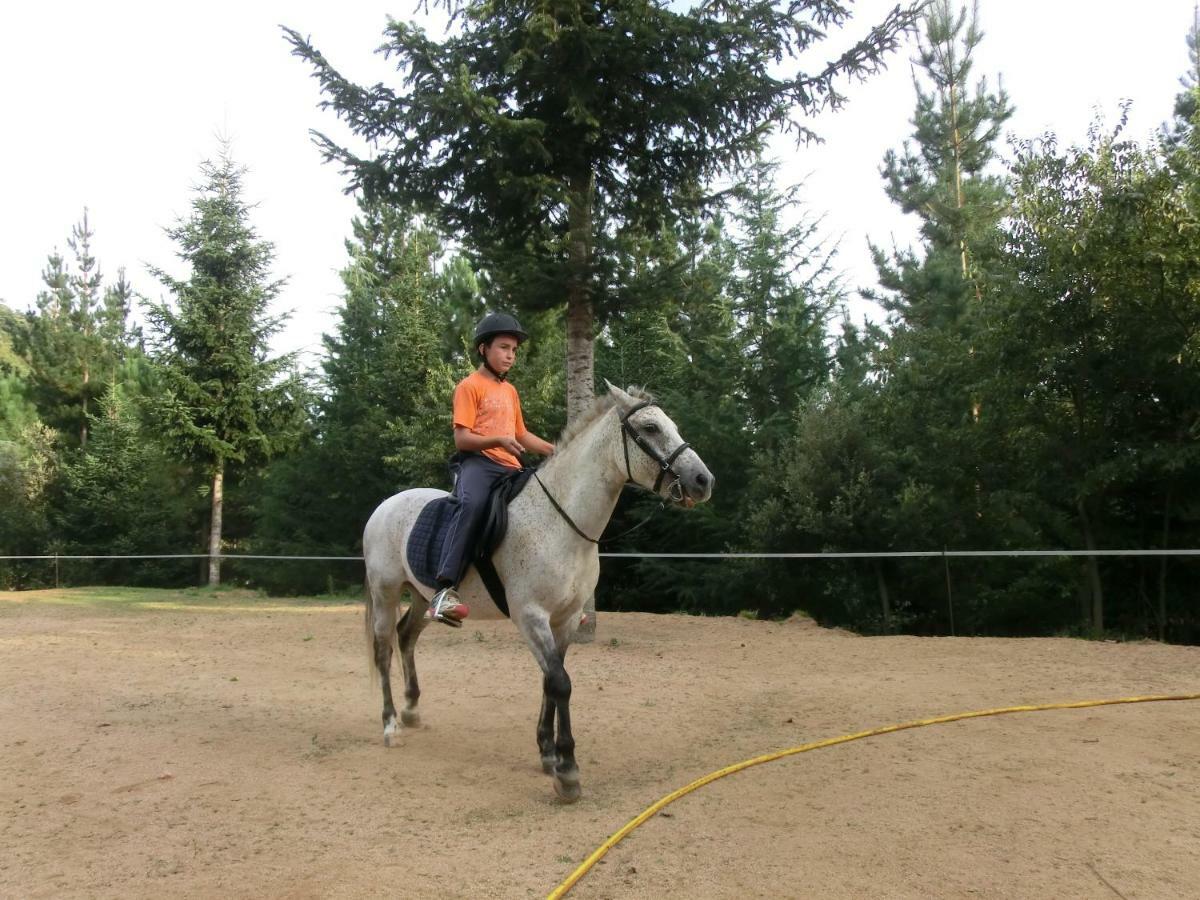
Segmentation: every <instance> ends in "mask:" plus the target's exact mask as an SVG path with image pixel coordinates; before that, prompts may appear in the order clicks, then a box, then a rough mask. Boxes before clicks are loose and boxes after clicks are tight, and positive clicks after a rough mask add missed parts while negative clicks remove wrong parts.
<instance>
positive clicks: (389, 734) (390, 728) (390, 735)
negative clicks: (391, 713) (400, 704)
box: [383, 719, 400, 747]
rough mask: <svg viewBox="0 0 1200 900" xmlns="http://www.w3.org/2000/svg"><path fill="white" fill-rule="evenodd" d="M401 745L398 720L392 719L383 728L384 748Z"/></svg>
mask: <svg viewBox="0 0 1200 900" xmlns="http://www.w3.org/2000/svg"><path fill="white" fill-rule="evenodd" d="M399 743H400V729H399V728H397V727H396V720H395V719H392V720H391V721H390V722H388V723H387V724H386V725H384V726H383V746H385V747H395V746H397V745H399Z"/></svg>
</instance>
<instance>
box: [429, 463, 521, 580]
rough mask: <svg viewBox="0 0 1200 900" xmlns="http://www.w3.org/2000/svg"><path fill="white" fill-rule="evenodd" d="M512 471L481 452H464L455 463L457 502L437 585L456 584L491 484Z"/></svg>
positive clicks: (477, 528) (480, 522) (481, 517)
mask: <svg viewBox="0 0 1200 900" xmlns="http://www.w3.org/2000/svg"><path fill="white" fill-rule="evenodd" d="M515 471H517V470H516V469H514V468H512V467H511V466H502V465H500V463H498V462H496V461H495V460H493V459H491V458H490V457H487V456H484V455H483V454H482V453H468V454H463V456H462V459H461V461H460V462H459V463H458V464H457V466H456V472H455V474H456V481H455V484H454V498H455V500H457V501H458V503H457V504H456V505H455V509H454V512H453V513H451V517H450V529H449V531H448V532H447V534H446V543H445V544H443V545H442V559H441V563H440V564H439V565H438V572H437V580H438V584H439V585H440V584H451V585H453V586H454V587H458V583H459V582H460V581H462V577H463V575H465V574H466V571H467V566H468V565H469V564H470V562H471V550H472V548H473V547H474V544H475V538H476V535H477V534H478V532H479V527H480V525H481V524H482V523H483V518H484V515H485V514H486V513H487V507H488V497H489V496H490V495H491V493H492V485H494V484H495V483H496V482H497V481H498V480H499V479H501V478H503V477H504V476H505V475H511V474H512V473H513V472H515Z"/></svg>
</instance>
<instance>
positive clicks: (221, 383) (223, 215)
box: [146, 144, 303, 585]
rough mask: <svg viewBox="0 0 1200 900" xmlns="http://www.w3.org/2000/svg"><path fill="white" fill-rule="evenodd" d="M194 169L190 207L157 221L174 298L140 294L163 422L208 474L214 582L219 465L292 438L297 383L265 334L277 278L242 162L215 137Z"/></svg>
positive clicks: (269, 330) (274, 322) (254, 457)
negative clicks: (178, 270)
mask: <svg viewBox="0 0 1200 900" xmlns="http://www.w3.org/2000/svg"><path fill="white" fill-rule="evenodd" d="M201 174H202V175H203V183H202V184H201V185H200V186H199V187H198V188H197V189H196V193H195V196H194V198H193V200H192V208H191V213H190V214H189V215H188V217H187V218H184V219H180V221H179V222H178V223H177V224H176V225H175V226H174V227H172V228H168V229H167V235H168V236H169V237H170V238H171V239H172V240H173V241H175V243H176V244H177V245H178V250H177V251H176V252H177V255H178V257H179V259H180V260H181V261H182V262H183V263H184V264H185V265H186V266H187V267H188V268H189V269H190V272H189V274H188V276H187V277H186V278H184V279H177V278H174V277H172V276H171V275H168V274H167V273H166V272H165V271H163V270H162V269H159V268H154V269H152V271H153V272H154V274H155V275H156V276H157V277H158V278H159V280H160V281H161V282H162V283H163V285H164V286H165V287H166V288H167V289H168V290H169V291H170V292H171V294H172V295H173V297H174V303H173V304H169V303H167V302H160V303H148V304H147V305H146V317H147V320H148V322H149V324H150V326H151V329H152V338H151V344H152V347H153V355H154V358H155V361H156V363H157V365H158V371H159V378H160V380H161V391H162V393H161V396H159V397H158V398H157V408H158V412H159V414H160V415H161V417H162V423H163V426H164V428H165V429H166V433H167V434H168V435H169V437H170V439H171V441H172V443H173V445H174V449H175V450H176V452H178V453H179V454H180V455H182V456H184V457H185V458H187V459H189V460H190V461H192V462H194V463H195V464H197V465H199V466H200V467H201V468H202V469H203V471H204V473H205V475H206V478H207V481H208V486H209V492H210V493H209V499H210V510H211V516H210V527H209V540H208V545H209V548H208V549H209V555H210V560H211V562H210V566H209V577H208V580H209V583H210V584H214V585H215V584H219V583H220V579H221V569H220V551H221V535H222V516H223V512H224V498H225V478H226V472H227V469H228V468H229V467H230V466H231V465H234V464H253V463H256V462H258V461H261V460H263V459H265V458H267V457H269V456H270V455H271V454H272V453H274V452H276V451H277V450H278V449H279V448H280V447H281V446H284V445H286V444H287V443H288V442H289V441H291V440H293V439H294V438H295V435H296V432H297V429H298V418H299V416H300V414H301V409H300V404H299V402H298V397H299V396H300V395H301V394H302V393H303V391H302V388H301V386H300V385H299V384H298V381H297V379H296V377H295V376H292V377H289V369H290V368H291V366H292V356H291V355H281V356H275V357H272V356H271V355H270V346H269V339H270V337H271V336H272V335H273V334H275V333H276V332H277V331H278V330H279V329H280V327H281V326H282V323H283V320H284V318H285V317H284V316H279V315H274V314H272V313H271V312H270V309H269V308H270V304H271V301H272V299H274V297H275V296H276V295H277V293H278V291H279V287H280V284H281V282H279V281H273V280H271V264H272V261H273V259H274V248H273V247H272V245H271V244H270V243H269V242H267V241H264V240H262V239H260V238H259V237H258V235H257V233H256V231H255V229H254V227H253V225H252V224H251V222H250V206H249V205H248V204H247V202H246V200H245V199H244V197H243V191H244V186H243V183H242V178H243V175H244V174H245V170H244V169H243V168H241V167H239V166H238V165H236V164H235V163H234V161H233V159H232V156H231V154H230V149H229V146H228V144H225V145H223V146H222V147H221V150H220V153H219V154H218V156H217V159H216V160H215V161H211V160H210V161H206V162H204V163H203V164H202V165H201Z"/></svg>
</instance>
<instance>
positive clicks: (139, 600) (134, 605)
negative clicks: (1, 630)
mask: <svg viewBox="0 0 1200 900" xmlns="http://www.w3.org/2000/svg"><path fill="white" fill-rule="evenodd" d="M357 599H358V598H350V597H336V596H335V597H329V596H324V597H268V596H266V594H264V593H262V592H261V591H255V590H250V589H248V588H243V587H236V586H224V585H222V586H220V587H215V588H212V587H192V588H137V587H110V586H102V587H75V588H52V589H47V590H41V591H0V604H2V603H13V604H25V603H48V604H53V605H56V606H73V607H79V608H92V609H103V610H105V611H109V612H116V611H120V610H128V611H136V610H160V609H179V610H184V609H192V610H230V609H244V610H258V611H263V612H267V611H271V612H274V611H287V610H296V611H302V610H306V609H309V610H311V609H320V608H330V609H334V608H342V607H345V606H346V605H347V604H348V603H351V602H357Z"/></svg>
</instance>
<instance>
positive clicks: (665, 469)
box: [533, 400, 691, 546]
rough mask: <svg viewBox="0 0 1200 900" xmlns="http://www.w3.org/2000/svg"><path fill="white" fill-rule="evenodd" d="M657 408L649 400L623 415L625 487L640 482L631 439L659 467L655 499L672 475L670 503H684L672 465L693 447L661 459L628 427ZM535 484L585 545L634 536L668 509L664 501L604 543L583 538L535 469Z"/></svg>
mask: <svg viewBox="0 0 1200 900" xmlns="http://www.w3.org/2000/svg"><path fill="white" fill-rule="evenodd" d="M657 405H658V404H656V403H653V402H651V401H649V400H644V401H642V402H641V403H638V404H637V405H636V406H633V407H631V408H630V409H628V410H626V411H625V412H624V413H623V414H622V415H621V448H622V449H623V450H624V451H625V474H626V476H627V479H626V481H625V484H626V485H628V484H637V482H636V481H634V480H633V469H632V467H631V466H630V464H629V440H628V439H629V438H632V439H633V442H634V443H635V444H637V446H638V447H640V448H641V450H642V452H643V453H645V454H646V455H647V456H649V457H650V458H651V459H652V460H654V462H655V463H656V464H657V465H658V470H659V471H658V478H657V479H655V481H654V491H653V493H654V495H655V496H658V491H659V489H660V488H661V487H662V483H663V479H664V478H665V477H666V476H667V475H668V474H670V475H672V476H673V477H674V478H675V480H674V481H673V482H671V487H670V488H669V489H668V490H669V499H672V500H682V499H683V487H682V486H681V485H680V478H679V473H678V472H676V471H675V469H674V468H673V464H674V462H675V460H677V459H678V458H679V456H680V454H682V453H683V451H684V450H687V449H688V447H690V446H691V444H689V443H688V442H687V441H684V442H683V443H681V444H680V445H679V446H678V447H676V448H675V449H674V450H672V451H671V453H670V455H669V456H666V457H663V456H660V455H659V453H658V451H657V450H656V449H655V448H654V445H653V444H651V443H650V442H649V441H647V440H646V439H645V438H644V437H642V436H641V435H640V434H638V432H637V430H636V429H635V428H634V427H633V426H632V425H630V424H629V417H630V416H632V415H633V414H634V413H636V412H639V411H640V410H643V409H646V408H647V407H650V406H657ZM533 480H534V481H536V482H537V483H538V486H539V487H540V488H541V489H542V491H543V492H544V493H545V494H546V499H547V500H549V501H550V505H551V506H553V507H554V510H555V512H557V513H558V514H559V515H560V516H562V517H563V519H564V520H565V521H566V523H567V524H568V525H570V526H571V529H572V530H573V531H574V532H575V533H576V534H577V535H579V536H580V537H581V538H583V539H584V540H585V541H588V542H589V543H592V544H596V545H597V546H599V545H601V544H610V543H612V542H613V541H616V540H619V539H621V538H623V537H625V536H626V535H628V534H632V533H633V532H635V531H637V530H638V529H639V528H641V527H642V526H643V525H645V524H646V523H647V522H649V521H650V520H651V519H652V518H654V516H655V515H656V514H657V513H658V511H659V510H661V509H663V508H664V507H665V506H666V505H667V500H666V499H663V501H662V502H661V503H659V504H658V506H657V507H656V508H655V509H653V510H651V512H650V515H648V516H646V518H644V519H642V521H640V522H638V523H637V524H636V525H634V526H633V527H632V528H627V529H626V530H625V531H622V532H621V533H620V534H617V535H613V536H612V537H609V538H603V539H601V538H593V537H588V536H587V535H586V534H584V533H583V530H582V529H581V528H580V527H579V526H578V525H576V524H575V520H574V519H572V518H571V516H570V515H569V514H568V513H567V511H566V510H565V509H563V508H562V506H561V505H560V504H559V502H558V501H557V500H555V499H554V495H553V494H551V493H550V489H549V488H547V487H546V485H545V484H543V482H542V479H541V478H539V477H538V473H537V470H536V469H535V470H534V472H533ZM638 486H639V487H640V485H638ZM622 487H624V485H622ZM677 492H678V496H677Z"/></svg>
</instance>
